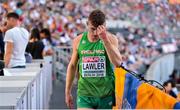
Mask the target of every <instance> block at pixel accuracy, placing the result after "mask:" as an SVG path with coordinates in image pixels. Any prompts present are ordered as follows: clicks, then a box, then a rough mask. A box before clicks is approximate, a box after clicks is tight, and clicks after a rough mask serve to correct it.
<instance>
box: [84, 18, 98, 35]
mask: <svg viewBox="0 0 180 110" xmlns="http://www.w3.org/2000/svg"><path fill="white" fill-rule="evenodd" d="M87 26H88V32H89V33H90V34H91V35H92V37H98V34H97V30H96V29H97V27H94V26H93V25H92V24H91V22H90V21H88V22H87Z"/></svg>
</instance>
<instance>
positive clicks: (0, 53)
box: [0, 23, 6, 60]
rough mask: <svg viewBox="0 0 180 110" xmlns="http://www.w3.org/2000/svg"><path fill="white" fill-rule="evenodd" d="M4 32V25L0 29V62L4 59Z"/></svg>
mask: <svg viewBox="0 0 180 110" xmlns="http://www.w3.org/2000/svg"><path fill="white" fill-rule="evenodd" d="M5 31H6V23H5V24H2V26H1V27H0V60H3V57H4V41H3V40H4V33H5Z"/></svg>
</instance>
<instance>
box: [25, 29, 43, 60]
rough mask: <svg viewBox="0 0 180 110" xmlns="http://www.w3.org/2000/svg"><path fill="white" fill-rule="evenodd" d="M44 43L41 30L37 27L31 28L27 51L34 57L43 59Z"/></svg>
mask: <svg viewBox="0 0 180 110" xmlns="http://www.w3.org/2000/svg"><path fill="white" fill-rule="evenodd" d="M43 49H44V44H43V42H42V41H41V40H40V32H39V30H38V29H37V28H33V29H32V30H31V35H30V40H29V43H28V45H27V48H26V52H28V53H30V54H31V55H32V57H33V59H43Z"/></svg>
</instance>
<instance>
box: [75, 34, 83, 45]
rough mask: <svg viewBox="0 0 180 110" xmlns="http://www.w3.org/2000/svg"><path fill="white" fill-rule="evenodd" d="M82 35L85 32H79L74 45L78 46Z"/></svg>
mask: <svg viewBox="0 0 180 110" xmlns="http://www.w3.org/2000/svg"><path fill="white" fill-rule="evenodd" d="M82 36H83V33H82V34H79V35H78V36H77V37H75V38H74V39H73V47H76V48H78V46H79V43H80V41H81V39H82Z"/></svg>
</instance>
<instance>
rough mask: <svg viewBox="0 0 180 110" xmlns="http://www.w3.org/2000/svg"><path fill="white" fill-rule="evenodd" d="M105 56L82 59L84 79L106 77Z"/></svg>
mask: <svg viewBox="0 0 180 110" xmlns="http://www.w3.org/2000/svg"><path fill="white" fill-rule="evenodd" d="M105 76H106V59H105V56H91V57H83V58H82V77H105Z"/></svg>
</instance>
